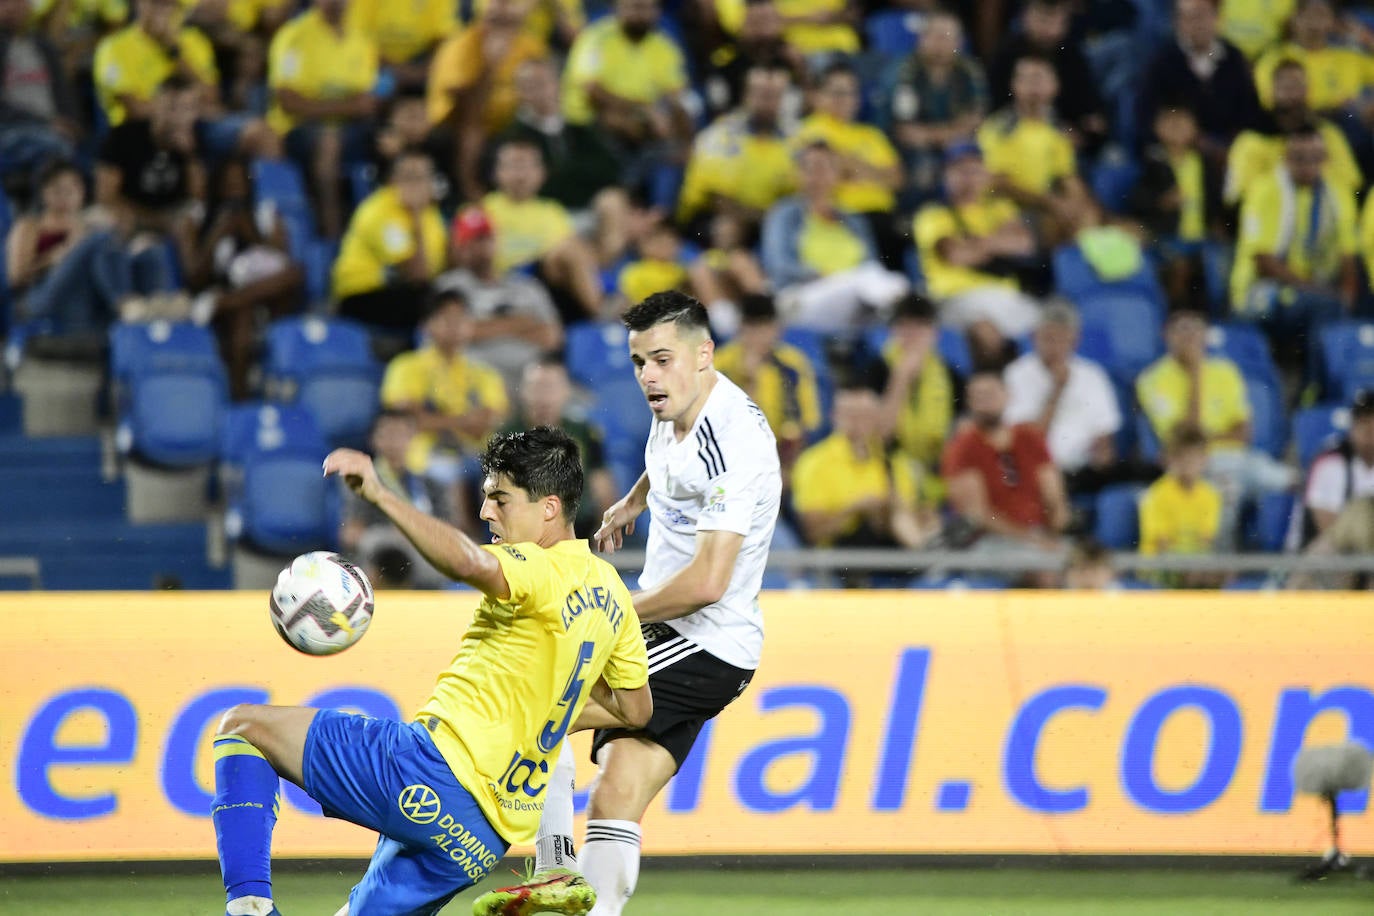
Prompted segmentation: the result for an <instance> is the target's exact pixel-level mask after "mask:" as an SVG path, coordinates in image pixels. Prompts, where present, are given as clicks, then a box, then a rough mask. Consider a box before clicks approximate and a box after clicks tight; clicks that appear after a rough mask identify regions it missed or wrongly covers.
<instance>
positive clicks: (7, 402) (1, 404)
mask: <svg viewBox="0 0 1374 916" xmlns="http://www.w3.org/2000/svg"><path fill="white" fill-rule="evenodd" d="M23 425H24V407H23V402H21V401H20V400H19V396H18V395H15V394H0V434H9V433H17V432H19V430H20V429H21V428H22V427H23Z"/></svg>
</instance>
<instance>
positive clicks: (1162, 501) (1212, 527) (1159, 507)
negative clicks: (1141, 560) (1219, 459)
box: [1140, 474, 1221, 556]
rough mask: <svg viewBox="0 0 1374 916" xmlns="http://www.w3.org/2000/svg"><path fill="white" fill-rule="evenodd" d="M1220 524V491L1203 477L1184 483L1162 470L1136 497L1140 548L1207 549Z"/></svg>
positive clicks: (1148, 552) (1150, 550)
mask: <svg viewBox="0 0 1374 916" xmlns="http://www.w3.org/2000/svg"><path fill="white" fill-rule="evenodd" d="M1220 528H1221V493H1220V492H1219V491H1218V490H1217V488H1216V487H1214V486H1212V485H1211V484H1210V483H1208V482H1207V481H1205V480H1198V481H1196V482H1195V483H1194V484H1193V485H1192V486H1191V487H1184V486H1183V484H1182V483H1180V482H1179V480H1178V478H1176V477H1174V476H1172V475H1170V474H1165V475H1164V476H1163V477H1161V478H1159V479H1158V480H1156V481H1155V482H1154V483H1153V484H1151V485H1150V488H1149V489H1148V490H1146V491H1145V493H1144V494H1143V495H1142V496H1141V497H1140V552H1141V554H1143V555H1145V556H1152V555H1154V554H1160V553H1166V552H1167V553H1208V552H1209V551H1211V549H1212V543H1213V542H1214V541H1215V540H1216V538H1217V532H1218V530H1219V529H1220Z"/></svg>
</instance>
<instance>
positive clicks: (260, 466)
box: [221, 404, 339, 555]
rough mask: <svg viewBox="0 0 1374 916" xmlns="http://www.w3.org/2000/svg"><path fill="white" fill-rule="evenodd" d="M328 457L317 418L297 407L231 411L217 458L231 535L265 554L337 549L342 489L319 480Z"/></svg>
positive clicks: (266, 406)
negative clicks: (325, 458)
mask: <svg viewBox="0 0 1374 916" xmlns="http://www.w3.org/2000/svg"><path fill="white" fill-rule="evenodd" d="M327 451H328V446H327V445H326V443H325V440H324V437H323V435H322V434H321V433H320V431H319V429H318V428H317V427H316V425H315V421H314V418H313V417H312V416H311V415H310V413H309V412H307V411H305V410H303V409H301V408H298V407H294V406H291V405H275V404H249V405H243V406H241V407H236V408H234V409H233V410H232V411H231V412H230V416H229V419H228V422H227V423H226V434H225V437H224V442H223V446H222V453H221V457H222V459H223V461H224V466H223V468H222V474H221V476H222V479H223V480H224V481H225V490H226V501H227V503H228V505H229V511H228V513H227V515H226V524H225V526H226V529H227V531H228V534H229V536H230V537H231V538H232V539H233V540H235V541H238V542H240V543H244V544H246V545H248V546H250V547H251V548H253V549H256V550H259V551H262V552H265V553H270V554H281V555H291V554H295V553H301V552H303V551H306V550H312V549H323V548H329V547H332V546H334V543H335V539H336V536H337V532H338V523H339V489H338V484H337V482H336V481H333V480H326V479H325V478H324V477H323V476H322V475H321V474H320V462H321V461H322V460H323V459H324V456H325V454H326V452H327Z"/></svg>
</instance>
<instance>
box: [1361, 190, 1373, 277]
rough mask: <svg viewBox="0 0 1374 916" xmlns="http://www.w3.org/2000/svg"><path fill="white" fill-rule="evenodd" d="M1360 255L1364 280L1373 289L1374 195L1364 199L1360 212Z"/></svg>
mask: <svg viewBox="0 0 1374 916" xmlns="http://www.w3.org/2000/svg"><path fill="white" fill-rule="evenodd" d="M1360 256H1361V257H1362V258H1364V275H1365V281H1366V282H1367V283H1369V285H1370V288H1371V289H1374V195H1371V196H1369V197H1368V198H1366V199H1365V202H1364V210H1362V211H1361V212H1360Z"/></svg>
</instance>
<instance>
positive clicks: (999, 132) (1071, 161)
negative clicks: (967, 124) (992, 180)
mask: <svg viewBox="0 0 1374 916" xmlns="http://www.w3.org/2000/svg"><path fill="white" fill-rule="evenodd" d="M978 146H979V148H980V149H981V150H982V151H983V161H984V162H985V163H987V167H988V171H990V172H992V173H993V174H997V175H1005V176H1007V178H1008V179H1010V180H1011V183H1012V184H1014V185H1016V187H1018V188H1020V189H1021V190H1023V191H1028V192H1030V193H1032V194H1048V193H1049V190H1050V188H1051V187H1052V186H1053V185H1054V182H1055V181H1057V180H1058V179H1060V178H1067V177H1069V176H1070V175H1076V174H1078V163H1077V160H1076V159H1075V158H1074V152H1073V144H1072V143H1070V142H1069V138H1068V136H1067V135H1066V134H1065V133H1064V132H1063V131H1061V130H1060V129H1059V128H1057V127H1055V126H1054V125H1053V124H1051V123H1050V122H1049V121H1042V120H1040V119H1038V118H1022V117H1019V116H1018V115H1017V114H1016V113H1015V112H1013V111H1010V110H1004V111H1001V112H998V113H997V114H994V115H992V116H990V117H989V118H988V119H987V121H985V122H984V123H983V126H982V127H980V128H979V129H978Z"/></svg>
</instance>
